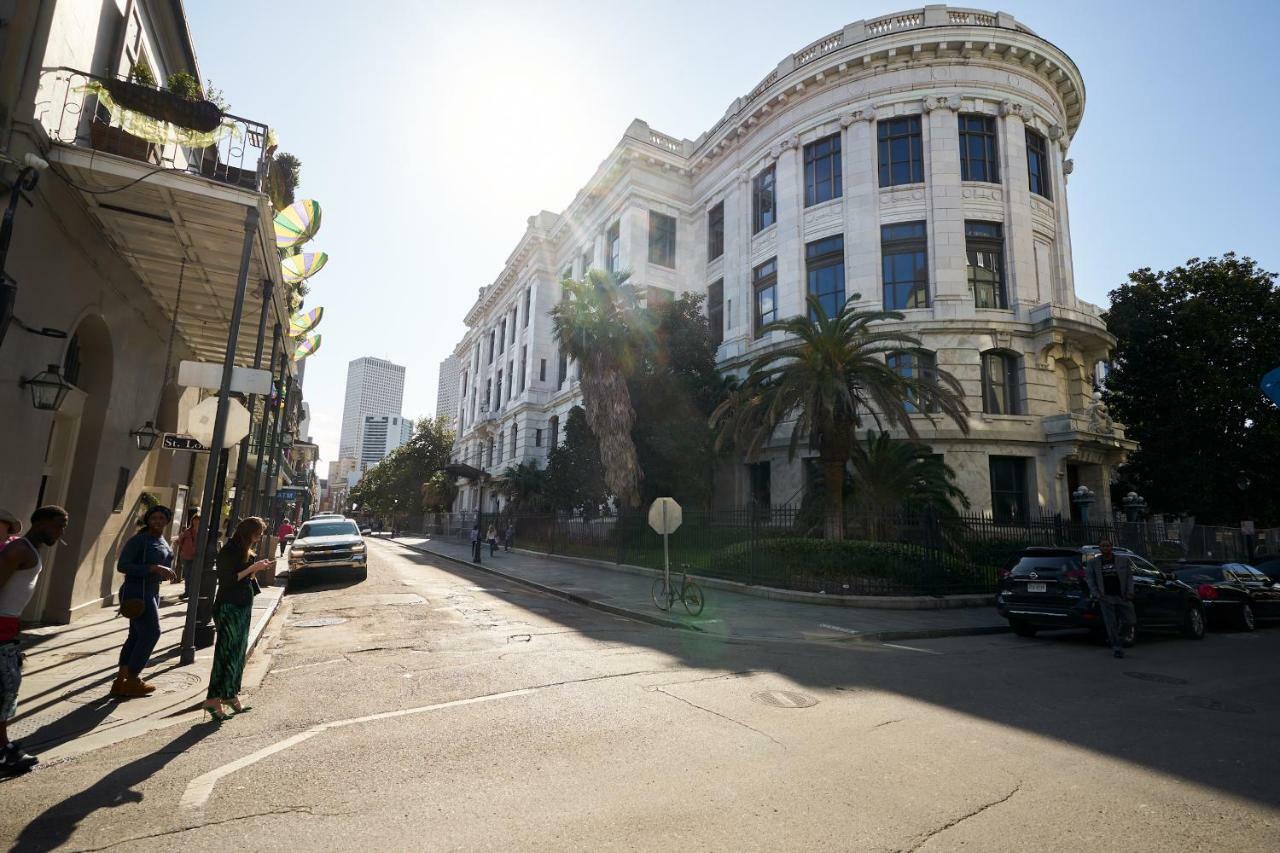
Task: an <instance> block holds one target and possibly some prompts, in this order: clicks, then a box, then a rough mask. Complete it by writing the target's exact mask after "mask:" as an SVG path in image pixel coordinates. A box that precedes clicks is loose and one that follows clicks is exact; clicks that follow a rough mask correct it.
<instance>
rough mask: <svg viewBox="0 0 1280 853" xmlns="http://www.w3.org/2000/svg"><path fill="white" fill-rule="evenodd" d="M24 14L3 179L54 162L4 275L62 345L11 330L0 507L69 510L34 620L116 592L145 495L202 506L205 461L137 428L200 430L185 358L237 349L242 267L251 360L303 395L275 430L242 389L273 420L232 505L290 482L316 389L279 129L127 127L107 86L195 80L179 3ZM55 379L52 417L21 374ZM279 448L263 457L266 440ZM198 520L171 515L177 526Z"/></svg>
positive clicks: (3, 100) (5, 32)
mask: <svg viewBox="0 0 1280 853" xmlns="http://www.w3.org/2000/svg"><path fill="white" fill-rule="evenodd" d="M11 11H12V12H13V14H12V15H11V16H10V17H8V19H7V20H6V21H5V26H4V28H3V29H0V174H2V177H3V179H4V181H5V182H6V189H8V184H9V183H11V182H12V181H13V180H14V177H15V175H16V173H17V170H18V169H19V168H20V166H21V164H22V163H23V162H24V157H25V155H28V154H34V155H37V156H38V157H40V158H42V159H43V160H44V161H47V162H48V164H49V166H48V168H47V169H46V170H44V171H42V172H41V173H40V174H39V179H38V184H37V185H36V187H35V188H34V189H33V190H31V191H30V192H27V193H26V194H25V197H26V200H27V201H28V202H29V203H24V204H20V205H19V209H18V211H17V214H16V218H15V222H14V232H13V241H12V244H11V246H10V251H9V255H8V258H7V264H6V270H5V272H6V274H7V275H8V276H10V277H11V278H12V279H13V280H14V281H15V282H16V305H15V314H16V316H17V318H18V319H19V320H20V321H22V323H23V325H25V326H30V327H34V328H42V327H48V328H50V329H54V330H57V332H59V333H61V334H63V335H64V337H49V336H47V335H40V334H32V333H29V332H28V331H27V330H26V329H24V328H22V327H20V326H19V325H18V324H14V325H13V326H11V327H10V329H9V330H8V333H7V334H6V336H5V338H4V341H3V344H2V345H0V407H2V408H3V410H4V412H5V417H4V418H0V444H3V446H4V448H5V460H4V463H3V466H2V467H3V476H0V506H3V507H5V508H7V509H9V510H10V511H12V512H14V513H15V514H16V515H18V516H19V517H22V518H25V517H26V516H27V515H28V514H29V513H30V512H31V510H32V509H33V508H35V507H36V506H38V505H40V504H47V503H58V504H62V505H64V506H65V507H66V508H67V510H68V511H69V513H70V515H71V521H70V526H69V527H68V530H67V533H66V535H65V537H64V540H65V541H64V542H63V543H62V544H59V545H58V546H56V547H55V548H53V549H50V550H49V552H48V553H45V554H44V555H43V556H44V561H45V565H46V570H45V571H44V572H43V573H42V574H41V577H40V581H39V587H38V588H37V591H36V595H35V597H34V598H33V600H32V603H31V605H30V607H29V608H28V610H27V612H26V613H25V614H24V617H25V618H29V619H32V620H44V621H55V622H57V621H68V620H70V619H73V618H76V617H78V616H81V615H85V614H92V613H95V612H97V611H98V610H99V609H100V608H102V607H104V606H108V605H110V604H111V603H112V602H113V600H114V596H115V594H116V591H117V590H118V588H119V585H120V584H119V575H118V574H117V573H116V571H115V561H116V558H117V556H118V553H119V548H120V546H121V545H122V543H123V542H124V540H125V539H127V538H128V537H129V536H130V535H132V534H133V533H134V532H135V531H136V529H137V528H136V526H135V522H136V521H137V519H138V516H139V513H140V510H141V509H142V508H143V507H144V506H146V505H147V504H148V503H149V502H151V501H159V502H160V503H163V504H166V505H169V506H171V507H174V508H175V510H179V516H182V515H184V514H185V513H183V512H181V511H182V510H183V509H185V510H187V511H189V510H190V509H191V508H193V507H194V506H196V505H197V504H198V503H199V502H200V500H201V495H202V491H203V488H204V479H205V477H204V475H205V470H206V463H207V460H208V455H207V454H206V453H197V452H192V451H187V450H171V449H166V448H165V446H164V444H163V442H161V443H157V444H156V445H155V446H154V447H150V448H145V449H144V445H145V442H144V441H143V440H142V439H141V438H140V437H136V436H134V435H133V434H132V433H134V432H136V431H138V430H139V428H141V427H143V426H144V422H153V424H154V427H155V428H156V429H157V430H159V431H160V432H173V433H185V432H186V431H187V426H188V424H187V419H188V413H189V412H190V410H191V409H192V407H193V406H194V405H195V404H196V403H198V402H199V401H200V400H201V398H202V397H203V396H206V395H207V394H208V393H209V392H205V391H201V390H200V389H196V388H184V387H181V386H179V385H178V384H177V382H176V374H177V364H178V361H179V360H181V359H194V360H198V361H205V362H217V363H222V362H223V361H224V359H225V355H226V352H227V348H228V343H229V336H230V328H231V326H230V318H231V316H232V311H233V306H234V304H235V302H236V293H237V290H238V289H239V282H240V281H241V279H242V278H244V279H245V280H246V281H247V284H246V292H245V300H244V310H243V320H242V323H241V326H240V329H239V335H238V337H236V338H235V339H234V340H232V341H230V343H231V345H232V349H233V352H234V360H235V363H236V364H237V365H241V366H254V365H255V364H258V363H259V362H260V363H261V367H262V368H264V369H270V370H271V371H272V372H273V373H274V374H275V380H276V388H277V389H278V390H279V391H280V392H282V393H283V400H284V401H287V405H284V406H272V407H271V408H272V410H274V411H273V414H274V412H281V411H282V413H283V414H282V416H280V415H276V416H274V417H273V419H272V422H273V426H272V428H271V430H270V431H268V430H266V429H265V428H260V423H261V421H262V415H263V413H264V412H265V410H266V406H265V405H264V401H263V400H261V399H258V400H256V401H255V400H252V398H251V399H249V400H246V402H254V403H255V406H254V412H255V414H256V415H257V417H255V419H254V423H253V425H252V429H251V432H250V438H248V439H246V440H245V442H244V443H243V444H242V447H243V448H244V452H240V451H239V450H237V451H233V452H232V453H231V454H230V462H229V466H228V473H229V477H228V480H227V483H226V485H225V487H220V488H219V491H218V492H217V494H218V495H219V496H220V497H222V498H226V499H228V500H230V499H231V497H232V492H233V487H232V481H233V480H235V479H238V477H237V475H238V474H239V473H240V472H241V471H243V472H245V474H246V476H247V475H248V472H249V471H250V469H251V468H253V469H254V471H253V473H254V475H255V476H254V477H252V478H251V480H252V481H254V482H253V484H252V486H249V485H247V484H246V483H245V482H244V481H242V482H241V486H242V488H241V489H240V490H239V491H240V493H239V494H238V495H236V496H235V500H236V501H238V502H239V506H240V509H241V513H242V514H247V510H248V509H250V502H249V497H250V493H251V492H253V493H264V494H265V493H269V492H271V491H273V489H272V488H271V487H270V484H269V483H267V482H266V479H267V478H266V476H265V475H267V474H268V473H269V472H267V471H263V472H261V474H262V476H258V474H259V472H257V470H256V468H257V467H270V468H271V470H272V471H274V472H276V479H277V480H281V479H283V477H284V475H283V473H282V472H283V471H285V470H287V465H286V464H285V463H283V462H272V463H271V465H269V466H260V464H259V460H260V459H264V458H265V459H277V458H278V457H280V455H281V451H280V442H279V440H278V439H279V437H280V436H282V435H283V434H285V433H286V432H287V431H288V425H289V423H291V422H292V421H294V420H296V416H297V404H298V402H300V396H299V391H298V389H297V387H296V383H295V382H294V381H293V377H294V374H295V372H296V370H295V367H294V365H293V363H292V359H291V355H290V354H289V353H290V352H291V350H292V348H291V347H287V346H286V344H287V343H288V339H287V337H285V336H284V332H283V331H282V330H285V329H287V324H288V316H289V315H288V306H287V302H286V289H285V287H284V285H283V282H282V280H281V270H280V260H279V255H278V253H277V250H276V247H275V236H274V233H273V231H272V217H273V215H274V212H273V210H272V206H271V202H270V200H269V199H268V196H267V194H266V193H265V192H263V189H264V179H265V176H266V164H267V162H268V160H269V150H268V149H269V147H270V144H271V143H270V142H269V137H270V133H269V130H268V128H267V127H266V125H264V124H261V123H258V122H254V121H250V120H247V119H240V118H237V117H235V116H229V115H220V116H219V119H218V120H219V121H220V122H225V123H226V124H227V133H226V134H225V135H224V136H222V137H219V138H218V139H216V140H211V141H207V143H206V144H196V143H195V142H193V141H192V140H186V141H185V142H184V143H183V144H179V143H178V142H152V141H147V140H145V139H142V138H140V137H137V136H133V135H131V134H129V133H127V132H125V130H124V129H123V128H122V127H121V125H120V123H119V120H118V116H117V114H114V113H112V112H111V110H110V109H108V107H107V105H106V104H105V103H103V102H102V99H101V98H100V97H99V96H98V95H97V94H95V90H94V88H93V87H94V86H95V85H101V86H106V85H107V84H108V83H110V84H111V85H116V84H117V82H118V81H120V80H122V79H123V78H126V77H128V76H130V75H131V74H134V73H135V72H136V71H137V70H138V69H139V68H142V67H144V66H145V68H146V69H147V70H148V71H149V72H150V74H151V76H152V77H153V78H154V79H156V80H157V81H160V82H161V83H163V81H164V80H165V79H166V77H167V76H168V75H170V74H172V73H175V72H186V73H187V74H190V75H192V77H194V78H195V79H196V80H197V81H199V80H200V79H201V77H200V68H199V65H198V63H197V60H196V53H195V48H194V45H193V44H192V42H191V36H190V31H189V28H188V26H187V21H186V20H185V17H184V16H183V14H182V6H181V4H179V3H169V2H158V0H157V1H156V2H152V0H134V2H130V3H117V2H115V0H103V2H97V3H95V2H88V3H86V2H81V3H51V2H50V3H19V4H16V6H12V4H11ZM135 76H136V75H135ZM157 97H162V95H157ZM233 125H234V132H232V131H231V129H230V128H231V126H233ZM242 264H243V265H244V266H245V268H246V269H247V276H241V275H240V268H241V266H242ZM260 328H262V329H263V330H264V332H263V335H264V338H260V337H259V332H258V330H259V329H260ZM263 339H265V346H264V347H263V353H262V355H261V356H259V354H258V347H259V341H260V340H263ZM41 371H48V373H50V374H56V375H57V376H58V377H60V378H61V379H62V380H63V381H65V383H66V384H67V385H68V386H69V388H68V389H67V391H66V396H65V398H64V399H63V400H62V403H61V405H60V406H58V407H57V408H56V410H55V411H45V410H37V409H36V408H35V407H34V406H33V404H32V401H31V399H29V394H28V389H27V388H24V387H22V386H20V384H19V382H20V380H23V379H29V378H31V377H32V376H33V375H35V374H38V373H40V372H41ZM153 438H154V436H153ZM251 442H252V443H254V444H255V449H253V450H252V452H249V451H250V448H249V447H248V446H247V445H248V444H249V443H251ZM264 444H265V446H268V447H269V448H271V449H270V451H269V453H267V454H264V453H261V452H259V450H257V449H256V448H257V447H258V446H259V445H264ZM205 517H206V518H208V517H209V513H208V512H207V511H206V513H205ZM184 520H185V519H184V518H182V517H178V518H175V520H174V525H175V527H174V532H175V533H176V531H177V527H178V525H179V524H181V523H182V522H183V521H184Z"/></svg>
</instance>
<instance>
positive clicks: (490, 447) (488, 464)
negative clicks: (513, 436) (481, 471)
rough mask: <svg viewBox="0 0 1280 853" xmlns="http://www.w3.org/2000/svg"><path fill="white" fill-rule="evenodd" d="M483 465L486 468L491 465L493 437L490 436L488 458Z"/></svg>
mask: <svg viewBox="0 0 1280 853" xmlns="http://www.w3.org/2000/svg"><path fill="white" fill-rule="evenodd" d="M484 467H486V468H492V467H493V439H492V438H491V439H489V458H488V461H487V462H485V464H484Z"/></svg>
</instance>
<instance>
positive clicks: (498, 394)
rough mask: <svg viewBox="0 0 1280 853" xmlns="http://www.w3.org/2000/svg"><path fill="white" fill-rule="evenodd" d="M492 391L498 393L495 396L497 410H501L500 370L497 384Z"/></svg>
mask: <svg viewBox="0 0 1280 853" xmlns="http://www.w3.org/2000/svg"><path fill="white" fill-rule="evenodd" d="M494 390H496V391H497V392H498V393H497V394H496V395H495V396H496V397H497V401H498V405H497V408H499V409H501V408H502V371H501V370H499V371H498V382H497V384H496V385H494Z"/></svg>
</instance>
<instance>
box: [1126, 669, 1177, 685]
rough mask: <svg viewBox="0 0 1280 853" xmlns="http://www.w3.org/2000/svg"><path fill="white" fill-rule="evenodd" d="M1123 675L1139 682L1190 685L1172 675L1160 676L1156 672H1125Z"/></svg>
mask: <svg viewBox="0 0 1280 853" xmlns="http://www.w3.org/2000/svg"><path fill="white" fill-rule="evenodd" d="M1125 675H1127V676H1129V677H1130V678H1136V679H1138V680H1139V681H1154V682H1155V683H1156V684H1190V683H1191V682H1189V681H1187V680H1186V679H1185V678H1178V677H1177V676H1173V675H1161V674H1160V673H1158V672H1126V673H1125Z"/></svg>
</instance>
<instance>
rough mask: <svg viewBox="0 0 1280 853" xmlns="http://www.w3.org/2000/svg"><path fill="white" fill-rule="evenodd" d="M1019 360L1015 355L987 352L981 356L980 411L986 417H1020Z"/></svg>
mask: <svg viewBox="0 0 1280 853" xmlns="http://www.w3.org/2000/svg"><path fill="white" fill-rule="evenodd" d="M1020 361H1021V359H1020V358H1019V356H1018V355H1017V354H1016V353H1011V352H1007V351H1005V350H989V351H987V352H984V353H983V354H982V411H983V412H985V413H986V414H988V415H1021V414H1023V410H1022V393H1021V388H1020V387H1019V386H1020V385H1021V375H1020V373H1021V371H1020V370H1019V369H1018V367H1019V362H1020Z"/></svg>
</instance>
